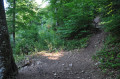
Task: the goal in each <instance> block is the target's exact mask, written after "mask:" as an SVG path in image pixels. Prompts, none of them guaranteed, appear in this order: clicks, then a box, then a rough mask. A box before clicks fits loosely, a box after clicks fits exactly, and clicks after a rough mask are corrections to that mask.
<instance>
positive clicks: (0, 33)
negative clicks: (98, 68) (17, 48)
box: [0, 0, 18, 79]
mask: <svg viewBox="0 0 120 79" xmlns="http://www.w3.org/2000/svg"><path fill="white" fill-rule="evenodd" d="M17 73H18V68H17V66H16V64H15V61H14V58H13V54H12V48H11V45H10V40H9V34H8V28H7V23H6V16H5V10H4V4H3V0H0V79H10V77H11V76H13V75H16V74H17ZM11 79H14V78H11Z"/></svg>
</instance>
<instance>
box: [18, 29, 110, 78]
mask: <svg viewBox="0 0 120 79" xmlns="http://www.w3.org/2000/svg"><path fill="white" fill-rule="evenodd" d="M104 38H105V33H104V32H103V31H101V32H99V33H97V34H94V35H93V36H92V37H91V38H90V40H89V44H88V46H87V47H86V48H82V49H80V50H78V49H76V50H72V51H68V52H64V51H61V52H58V53H48V52H38V53H36V54H35V55H34V56H29V61H28V63H29V64H28V65H27V66H25V67H23V68H21V69H20V70H19V75H18V76H17V79H106V78H105V75H103V74H102V72H101V70H100V69H99V67H98V64H99V62H94V61H93V60H92V56H93V55H95V54H96V51H99V50H100V49H101V48H102V47H103V41H104ZM107 79H109V78H107Z"/></svg>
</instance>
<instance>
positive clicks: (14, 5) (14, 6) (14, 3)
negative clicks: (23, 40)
mask: <svg viewBox="0 0 120 79" xmlns="http://www.w3.org/2000/svg"><path fill="white" fill-rule="evenodd" d="M15 8H16V2H15V0H14V1H13V47H14V48H15Z"/></svg>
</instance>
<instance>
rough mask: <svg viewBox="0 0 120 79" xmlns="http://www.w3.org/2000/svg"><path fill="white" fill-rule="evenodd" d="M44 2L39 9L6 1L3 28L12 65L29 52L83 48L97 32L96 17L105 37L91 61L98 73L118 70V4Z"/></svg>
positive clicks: (112, 0)
mask: <svg viewBox="0 0 120 79" xmlns="http://www.w3.org/2000/svg"><path fill="white" fill-rule="evenodd" d="M47 1H48V2H49V4H48V5H47V6H46V7H45V8H41V7H40V5H38V4H37V3H36V2H35V1H34V0H23V1H21V0H17V1H16V0H8V4H9V7H8V8H7V9H6V15H7V24H8V29H9V34H10V39H11V44H12V47H13V51H14V57H15V60H16V62H17V61H19V60H21V59H23V58H24V56H25V55H28V54H31V53H33V52H39V51H43V50H47V51H49V52H51V53H52V52H55V51H60V50H73V49H80V48H83V47H86V46H87V42H88V40H89V37H90V36H91V35H92V34H94V33H95V32H97V31H98V30H99V29H98V28H96V27H95V26H94V24H93V22H94V18H95V17H96V16H99V17H100V18H101V23H100V24H99V25H100V26H101V29H104V31H105V32H107V37H106V40H105V45H104V48H103V49H102V50H101V51H99V52H98V53H97V55H96V56H95V57H94V58H95V59H96V60H98V61H100V62H101V65H100V67H101V68H102V69H116V70H119V69H120V20H119V19H120V15H119V14H120V1H119V0H97V1H96V0H47ZM43 2H44V1H43Z"/></svg>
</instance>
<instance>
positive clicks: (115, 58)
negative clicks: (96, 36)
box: [97, 36, 120, 69]
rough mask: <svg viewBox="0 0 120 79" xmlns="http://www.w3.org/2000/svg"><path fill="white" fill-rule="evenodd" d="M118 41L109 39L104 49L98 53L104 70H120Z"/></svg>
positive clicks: (111, 37) (112, 38)
mask: <svg viewBox="0 0 120 79" xmlns="http://www.w3.org/2000/svg"><path fill="white" fill-rule="evenodd" d="M116 40H117V39H116V37H113V36H109V37H107V39H106V43H105V46H104V49H102V50H101V51H99V52H98V53H97V57H98V59H99V61H100V62H101V65H100V67H101V68H102V69H105V68H109V69H119V68H120V49H119V48H120V43H115V41H116Z"/></svg>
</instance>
